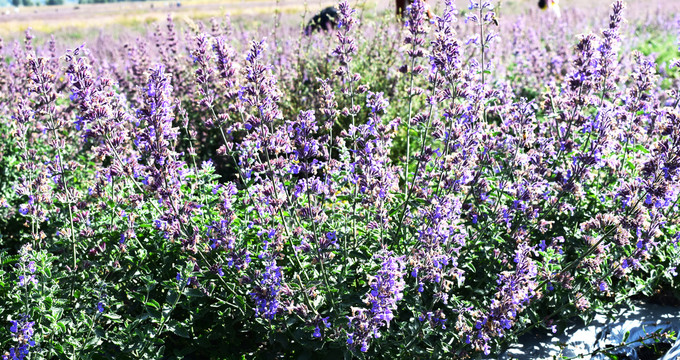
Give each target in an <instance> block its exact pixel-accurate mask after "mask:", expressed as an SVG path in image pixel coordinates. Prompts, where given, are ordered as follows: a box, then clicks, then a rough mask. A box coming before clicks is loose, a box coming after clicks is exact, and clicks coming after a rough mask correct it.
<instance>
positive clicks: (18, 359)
mask: <svg viewBox="0 0 680 360" xmlns="http://www.w3.org/2000/svg"><path fill="white" fill-rule="evenodd" d="M29 320H30V318H29V316H28V315H21V316H20V318H19V319H18V320H11V321H10V322H11V323H12V325H11V326H10V328H9V331H10V332H11V333H12V338H13V339H14V341H16V342H17V345H16V346H13V347H11V348H10V349H9V352H6V353H5V354H4V355H2V360H24V359H26V358H28V357H29V355H30V352H31V351H30V350H31V348H32V347H34V346H35V345H36V343H35V340H33V325H35V322H34V321H29Z"/></svg>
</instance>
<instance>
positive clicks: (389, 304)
mask: <svg viewBox="0 0 680 360" xmlns="http://www.w3.org/2000/svg"><path fill="white" fill-rule="evenodd" d="M375 259H376V260H379V261H381V268H380V270H379V271H378V273H377V274H376V276H375V277H374V278H372V279H371V282H370V287H371V290H370V291H369V293H368V295H367V296H366V299H365V300H364V302H365V303H366V304H368V305H370V309H363V308H352V316H348V317H347V319H348V320H349V324H348V326H349V332H348V333H347V344H349V345H350V348H357V347H358V348H359V350H361V352H366V351H368V346H369V343H370V341H371V338H375V339H377V338H380V336H381V334H380V329H381V328H383V327H389V326H390V322H391V321H392V320H393V319H394V311H395V310H397V302H399V301H400V300H401V299H402V298H403V291H404V287H405V282H404V279H403V278H404V268H405V265H404V258H403V257H397V256H394V255H393V254H392V253H391V252H389V251H386V250H383V251H381V252H380V253H378V254H376V255H375Z"/></svg>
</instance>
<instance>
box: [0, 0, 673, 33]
mask: <svg viewBox="0 0 680 360" xmlns="http://www.w3.org/2000/svg"><path fill="white" fill-rule="evenodd" d="M42 1H43V2H44V0H42ZM81 1H82V0H81ZM431 3H432V4H433V5H432V6H433V8H434V9H435V12H436V11H439V10H440V9H441V8H442V2H441V1H431ZM494 3H495V4H500V9H499V10H500V11H498V12H499V13H500V17H503V15H505V16H512V15H518V14H526V13H531V12H535V13H544V12H541V11H540V10H538V9H537V2H536V1H534V0H509V1H507V0H506V1H501V2H494ZM333 4H335V2H334V1H328V0H310V1H296V0H278V1H273V0H270V1H267V0H217V1H216V0H189V1H187V0H184V1H181V0H180V1H177V0H173V1H133V2H114V3H101V4H79V3H78V2H73V1H69V0H67V2H66V4H64V5H55V6H45V5H41V6H19V7H15V6H11V5H10V2H9V0H2V1H0V36H2V37H4V38H5V39H6V40H13V39H17V38H20V37H22V36H23V32H24V31H25V30H26V29H27V28H29V27H30V28H31V29H32V30H33V32H34V33H36V34H42V33H44V34H55V35H57V37H59V38H72V39H80V38H87V37H88V35H96V34H97V33H99V32H100V31H101V30H106V32H107V33H109V34H111V33H112V32H113V33H116V32H118V31H120V30H122V29H126V30H130V29H133V30H137V31H141V32H143V30H144V29H145V27H146V26H147V25H149V24H153V23H155V22H158V21H159V20H164V19H165V18H166V17H167V15H168V14H171V15H172V16H173V17H175V18H177V19H178V20H179V21H180V22H185V21H187V19H193V20H201V19H210V18H214V17H217V18H219V17H224V16H225V15H229V16H231V17H232V18H233V19H234V20H235V21H236V22H240V23H242V24H243V25H244V26H247V27H250V28H252V27H255V28H257V27H259V26H260V25H262V24H267V23H273V21H274V18H273V17H272V15H275V14H280V15H281V16H280V17H279V21H281V22H282V24H284V25H286V26H296V25H299V24H300V23H301V19H302V18H304V21H308V20H309V19H310V18H311V17H312V16H313V15H314V14H315V13H317V12H318V11H319V10H321V9H323V8H325V7H327V6H331V5H333ZM456 4H457V6H458V7H459V8H461V9H464V8H465V7H466V6H467V2H466V1H458V2H457V3H456ZM609 4H610V1H609V0H571V1H562V2H561V4H560V6H561V9H562V11H563V12H565V11H566V12H568V11H586V12H588V13H589V14H598V13H602V14H606V11H607V8H608V6H609ZM352 5H353V6H355V7H357V8H359V9H362V12H363V14H362V16H365V17H369V18H370V17H378V16H381V15H384V14H385V13H391V12H394V2H393V1H387V0H355V1H353V2H352ZM628 6H629V7H630V8H631V10H632V11H630V13H629V14H630V15H629V16H630V17H631V18H634V17H635V18H639V17H645V16H646V17H654V16H661V15H663V14H662V12H665V13H666V14H667V13H668V11H669V9H670V10H671V11H676V12H677V11H679V10H680V1H668V2H664V4H662V3H661V2H659V1H649V0H631V1H629V2H628ZM662 6H663V11H662V10H661V7H662ZM594 18H597V17H596V16H595V17H594ZM584 30H585V29H584ZM543 31H545V32H550V31H551V29H549V28H546V29H543Z"/></svg>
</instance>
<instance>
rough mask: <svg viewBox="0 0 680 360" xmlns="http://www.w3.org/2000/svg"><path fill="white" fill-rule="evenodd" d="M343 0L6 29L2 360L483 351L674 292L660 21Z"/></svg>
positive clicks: (673, 174) (677, 138)
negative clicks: (650, 33)
mask: <svg viewBox="0 0 680 360" xmlns="http://www.w3.org/2000/svg"><path fill="white" fill-rule="evenodd" d="M337 8H338V13H339V21H338V27H337V29H335V30H333V31H331V32H329V33H323V32H322V33H317V34H313V35H311V36H305V35H303V29H302V27H301V26H300V27H297V26H293V25H288V24H281V23H279V22H278V21H277V22H276V23H275V25H274V27H273V28H272V29H267V30H265V32H266V33H267V34H266V35H270V36H267V37H266V38H263V35H265V34H263V33H262V32H258V31H253V30H245V29H243V28H241V29H238V25H236V26H234V25H232V24H231V22H230V21H229V19H222V20H219V19H215V20H213V21H211V23H210V24H208V25H206V24H202V23H200V22H196V23H194V22H190V21H189V22H187V23H186V24H185V26H183V27H181V28H180V27H177V26H176V25H175V22H174V20H173V19H172V18H171V17H168V20H167V22H166V23H164V24H157V25H156V26H155V27H154V28H153V29H151V30H150V33H149V36H148V37H141V36H140V37H137V38H134V36H133V35H129V37H128V38H126V39H127V40H126V41H122V42H116V41H113V39H112V38H111V37H109V36H108V35H106V34H101V35H100V37H99V38H98V39H96V40H95V41H94V44H95V45H94V46H91V47H90V46H86V45H76V46H72V45H73V44H68V43H60V42H59V41H58V40H56V39H55V37H51V38H49V39H48V38H45V39H42V40H41V41H42V42H41V43H40V45H37V44H38V43H37V42H36V41H34V40H37V39H34V35H33V34H32V33H31V32H30V31H28V32H26V34H25V37H24V39H23V42H18V41H17V42H15V43H14V44H13V45H12V46H8V45H5V44H4V43H3V42H1V41H0V56H1V57H2V59H4V61H3V62H2V64H1V66H0V120H2V121H1V126H0V149H2V152H0V154H2V155H1V157H0V164H1V165H0V205H1V206H2V209H1V210H0V213H1V214H2V215H3V216H2V220H0V234H2V235H1V237H0V314H1V315H2V316H0V321H2V322H4V324H3V326H4V328H2V329H1V330H0V348H2V349H3V350H1V351H2V353H4V355H3V358H4V359H27V358H33V359H38V358H58V359H75V358H84V359H102V358H115V359H125V358H130V359H147V358H148V359H161V358H162V359H171V358H187V359H192V358H196V359H204V358H214V359H237V358H239V359H240V358H305V357H306V358H309V357H317V356H320V355H323V356H327V357H329V358H352V357H357V358H367V357H376V358H404V357H406V356H409V357H415V358H422V359H430V358H452V357H453V358H475V357H480V356H482V355H491V354H496V353H498V352H499V351H502V350H503V349H504V348H505V347H507V346H508V345H510V344H512V343H513V342H514V341H516V340H517V338H518V336H520V335H521V334H523V333H526V332H528V331H552V332H557V331H560V329H562V328H563V327H564V326H565V321H566V320H568V319H571V318H573V317H575V316H581V317H583V318H585V319H588V318H589V317H590V316H592V314H593V313H594V311H596V310H607V309H610V308H612V307H614V306H617V305H618V304H621V303H624V302H627V301H630V298H631V297H633V296H637V295H651V294H653V293H654V292H655V291H659V290H660V289H662V290H663V291H667V292H675V291H676V289H677V285H676V283H675V281H677V271H676V268H677V266H678V265H679V263H680V256H679V255H680V254H679V252H680V250H678V248H677V243H678V239H679V238H680V233H678V214H679V212H678V200H679V199H680V198H679V197H678V194H679V191H680V186H679V183H678V181H679V179H680V178H679V176H680V173H679V171H680V109H678V105H679V103H680V94H679V93H678V84H679V81H678V70H677V67H678V66H680V61H679V60H677V59H678V48H677V46H676V45H674V44H672V43H670V41H671V40H668V41H667V42H664V43H662V44H661V45H660V47H661V48H662V49H663V50H664V54H665V55H664V56H665V57H664V59H663V60H657V59H656V58H655V56H654V54H653V52H655V51H656V50H655V49H657V48H658V47H659V45H655V44H653V43H651V42H644V41H636V39H638V38H640V39H641V38H643V35H641V34H639V33H638V32H636V31H639V30H635V26H636V25H639V24H645V26H646V27H647V28H654V29H655V30H654V31H656V32H658V33H660V34H663V35H664V36H665V37H663V38H664V39H673V37H672V36H673V35H672V34H674V31H677V28H678V27H679V26H678V25H676V23H675V22H674V20H673V19H670V18H667V17H663V16H655V17H646V18H645V17H636V18H634V19H633V20H632V23H631V24H630V25H626V24H625V23H624V21H623V14H624V9H625V6H624V3H623V2H621V1H616V2H614V3H613V5H612V6H611V8H610V10H609V16H608V18H607V21H605V22H604V23H602V24H601V23H600V22H601V21H602V20H601V19H598V18H593V17H584V16H582V13H580V12H578V10H567V11H565V13H564V17H563V18H561V19H557V18H552V17H551V18H545V17H540V16H539V15H538V14H536V13H529V14H525V15H514V17H512V15H510V14H504V16H502V17H501V16H500V14H498V13H496V11H495V9H494V3H491V2H476V1H472V2H470V4H469V6H468V7H467V8H466V9H464V10H458V9H457V8H456V6H455V5H454V3H453V2H452V1H450V0H447V1H445V6H444V8H443V9H439V11H435V13H438V15H435V16H434V17H433V18H432V19H429V18H428V17H427V11H426V7H425V4H424V3H423V2H421V1H415V2H414V3H413V4H412V5H411V6H410V7H409V8H408V11H407V14H406V16H405V18H404V20H403V22H401V23H400V22H396V21H395V20H394V19H392V18H391V17H390V16H389V15H385V16H384V18H380V17H374V16H370V14H366V16H364V13H363V12H362V11H361V10H357V9H355V8H353V7H352V6H350V4H349V3H348V2H346V1H343V2H341V3H340V4H339V5H338V7H337ZM499 19H500V22H499ZM360 20H363V21H360ZM574 23H575V25H569V26H567V25H565V24H574ZM536 24H540V26H535V25H536ZM631 25H632V26H631ZM585 26H590V27H595V28H601V30H599V31H597V32H591V33H587V34H583V35H576V34H575V32H577V31H579V29H582V28H583V27H585ZM545 28H551V29H554V31H551V32H544V31H542V30H541V29H545ZM622 35H627V36H629V37H630V38H624V39H623V40H622ZM121 44H122V45H121ZM669 44H670V46H674V48H673V50H672V51H671V50H668V49H667V46H669ZM635 48H637V49H639V50H642V51H645V53H643V52H641V51H638V50H635ZM669 54H670V55H672V56H670V55H669Z"/></svg>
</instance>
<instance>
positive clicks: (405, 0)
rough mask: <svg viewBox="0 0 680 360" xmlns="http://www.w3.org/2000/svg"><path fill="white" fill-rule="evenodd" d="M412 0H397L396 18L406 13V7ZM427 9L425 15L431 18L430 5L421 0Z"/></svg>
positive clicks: (425, 0)
mask: <svg viewBox="0 0 680 360" xmlns="http://www.w3.org/2000/svg"><path fill="white" fill-rule="evenodd" d="M412 2H413V1H412V0H397V18H398V19H402V18H404V17H405V16H407V15H406V7H407V6H409V5H411V3H412ZM423 2H424V3H425V6H426V9H427V17H428V18H429V19H432V13H431V12H430V7H429V6H428V4H427V0H423Z"/></svg>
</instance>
